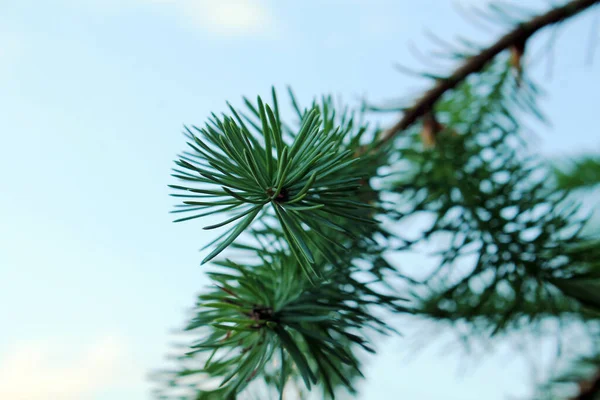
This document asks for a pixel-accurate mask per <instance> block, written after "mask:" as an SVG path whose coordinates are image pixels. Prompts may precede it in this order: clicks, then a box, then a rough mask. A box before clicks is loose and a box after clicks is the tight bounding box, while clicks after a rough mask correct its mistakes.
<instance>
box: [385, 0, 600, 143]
mask: <svg viewBox="0 0 600 400" xmlns="http://www.w3.org/2000/svg"><path fill="white" fill-rule="evenodd" d="M599 3H600V0H573V1H570V2H569V3H567V4H565V5H564V6H562V7H557V8H554V9H552V10H550V11H548V12H547V13H545V14H542V15H538V16H536V17H534V18H532V19H530V20H529V21H527V22H523V23H520V24H518V25H517V26H516V27H515V28H514V29H513V30H512V31H510V32H508V33H507V34H505V35H504V36H502V37H501V38H500V39H498V40H497V41H496V42H495V43H494V44H492V45H491V46H489V47H487V48H485V49H483V50H482V51H481V52H480V53H478V54H477V55H474V56H472V57H469V58H467V59H466V60H465V61H464V63H463V64H462V65H460V66H459V67H458V68H457V69H456V70H455V71H454V72H453V73H452V74H451V75H450V76H448V77H446V78H443V79H438V80H437V83H436V84H435V85H434V86H433V87H432V88H431V89H429V90H428V91H426V92H425V94H424V95H423V96H422V97H421V98H419V99H418V100H417V101H416V102H415V103H414V105H413V106H411V107H410V108H408V109H407V110H406V111H405V112H404V115H403V116H402V119H400V121H398V122H397V123H396V124H395V125H394V126H392V127H391V128H389V129H387V130H386V131H385V132H383V134H382V139H381V140H380V142H379V144H380V145H383V144H385V143H387V142H389V141H390V140H392V139H393V138H394V137H396V135H398V134H399V133H401V132H403V131H405V130H406V129H407V128H408V127H410V126H411V125H412V124H413V123H415V122H416V121H417V120H418V119H419V118H420V117H422V116H423V115H424V114H426V113H427V112H428V111H430V110H431V108H432V107H433V106H434V104H435V103H436V102H437V101H438V100H439V99H440V98H441V97H442V96H443V95H444V93H446V92H448V91H450V90H452V89H454V88H455V87H456V86H457V85H459V84H460V83H461V82H462V81H464V80H465V79H466V78H467V77H468V76H469V75H471V74H473V73H477V72H479V71H481V70H483V68H485V66H486V65H488V63H489V62H490V61H492V60H493V59H494V58H495V57H496V56H497V55H498V54H500V53H501V52H503V51H504V50H507V49H510V48H513V47H515V46H520V45H522V44H523V43H525V42H526V41H527V40H528V39H529V38H530V37H531V36H533V35H534V34H535V33H536V32H537V31H539V30H541V29H543V28H545V27H547V26H549V25H553V24H556V23H559V22H562V21H564V20H566V19H569V18H571V17H574V16H575V15H577V14H579V13H581V12H583V11H585V10H587V9H588V8H590V7H592V6H594V5H597V4H599Z"/></svg>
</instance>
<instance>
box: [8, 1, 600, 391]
mask: <svg viewBox="0 0 600 400" xmlns="http://www.w3.org/2000/svg"><path fill="white" fill-rule="evenodd" d="M483 3H484V2H483V1H476V0H470V1H467V0H464V1H463V2H462V4H466V5H468V4H483ZM453 4H454V2H452V1H449V0H448V1H446V0H421V1H418V2H416V1H404V0H403V1H391V0H390V1H377V0H375V1H367V0H364V1H358V0H354V1H352V0H350V1H342V0H337V1H333V0H327V1H316V0H315V1H311V0H307V1H303V2H296V1H294V2H292V1H279V2H275V1H259V0H238V1H233V0H220V1H217V0H215V1H204V0H196V1H194V0H104V1H103V0H79V1H78V0H18V1H17V0H14V1H10V0H2V1H0V110H1V111H0V135H1V136H0V137H1V139H2V140H1V145H0V183H1V184H2V189H1V191H0V210H2V211H0V216H1V225H0V226H1V229H0V304H2V306H1V307H0V320H1V321H3V323H2V329H1V330H0V398H10V399H19V400H34V399H48V398H52V399H56V400H70V399H77V400H79V399H83V400H87V399H90V400H92V399H93V400H108V399H110V400H121V399H123V400H125V399H127V400H137V399H146V398H148V397H149V388H150V384H149V383H148V381H147V379H146V376H147V373H148V372H149V371H150V370H151V369H152V368H160V367H161V366H163V365H164V356H165V354H166V353H167V351H168V349H169V343H170V342H171V341H172V340H173V337H172V336H170V332H171V331H172V330H174V329H176V328H178V327H180V326H181V325H182V324H183V322H184V320H185V316H186V313H185V311H186V310H187V309H188V308H189V307H190V306H191V305H192V304H193V302H194V295H195V294H196V293H198V291H199V290H200V289H201V288H202V286H203V285H204V284H205V283H206V280H205V279H204V277H203V273H202V268H201V267H200V266H199V262H200V260H201V256H202V254H200V253H199V252H198V251H197V249H199V248H200V247H202V245H203V244H205V243H207V242H208V241H209V239H210V237H209V236H207V234H206V233H205V232H204V231H202V230H201V224H198V223H188V224H178V225H175V224H172V223H171V216H170V215H169V214H168V211H169V210H170V209H171V207H172V204H173V202H172V200H171V199H170V198H169V197H168V193H169V191H168V189H167V184H169V183H173V180H172V179H171V178H170V176H169V173H170V168H171V163H172V160H173V158H174V157H175V155H176V153H178V152H179V151H180V150H182V149H183V147H184V139H183V136H182V135H181V134H180V131H181V127H182V124H184V123H195V124H201V123H203V121H204V119H205V118H206V116H207V115H208V113H209V112H211V111H221V110H223V109H224V105H225V101H226V100H229V101H231V102H233V103H234V104H240V103H241V102H240V98H241V96H242V95H246V96H250V97H254V96H255V95H257V94H266V93H268V91H269V90H270V87H271V85H275V86H276V87H277V88H279V89H282V90H283V89H284V88H285V85H288V84H289V85H291V86H292V87H293V88H294V90H295V91H296V92H297V94H298V95H299V97H300V98H301V99H302V100H304V101H308V100H310V98H311V97H312V96H314V95H320V94H322V93H333V94H339V95H341V96H343V98H344V99H346V100H347V101H354V100H356V99H358V98H360V97H362V96H367V98H368V99H370V100H371V101H375V102H380V101H384V100H386V99H392V98H398V97H403V96H406V95H410V94H413V93H418V90H419V89H420V88H422V87H423V85H422V82H419V81H418V80H415V79H414V78H410V77H407V76H405V75H401V74H399V73H398V72H397V71H395V70H394V68H393V65H394V63H396V62H400V63H403V64H408V65H417V66H418V65H419V64H418V62H416V61H415V59H414V57H413V56H411V54H410V52H409V50H408V47H409V46H408V45H409V43H411V42H412V43H414V45H415V46H416V47H419V48H424V49H431V47H432V46H431V44H430V43H428V42H427V40H426V39H425V37H424V35H423V32H424V30H425V28H429V29H431V30H432V31H434V32H436V33H438V34H440V35H441V36H443V37H445V38H450V37H454V35H455V34H457V33H464V34H466V35H470V36H471V37H475V38H478V39H480V40H482V41H484V42H485V40H487V39H488V38H491V37H492V36H490V35H493V34H494V32H491V33H485V32H482V31H481V30H478V29H476V28H474V27H472V26H469V25H468V24H467V23H466V22H465V21H464V20H463V19H461V18H460V17H459V15H458V14H457V13H456V11H455V8H453ZM531 4H532V5H533V6H539V5H542V6H543V5H544V2H543V1H533V0H532V1H531ZM592 19H593V18H592V16H586V17H582V18H581V19H579V20H578V22H576V23H575V24H570V25H566V26H565V27H563V29H562V30H561V31H560V35H559V41H558V44H557V46H556V51H555V55H554V59H553V61H552V63H551V65H552V78H551V79H548V77H547V73H546V69H547V68H546V62H545V61H544V60H539V59H538V58H536V57H530V60H529V61H531V62H532V63H533V64H534V65H533V66H532V73H533V74H534V75H535V76H536V77H537V78H538V79H539V80H541V81H543V83H544V87H545V88H546V89H547V92H548V96H547V98H546V99H545V100H544V102H543V106H544V109H545V111H547V113H548V114H549V115H550V116H551V120H552V126H551V127H549V128H544V129H542V130H540V131H538V132H537V133H538V138H537V139H536V141H535V143H536V145H535V149H536V150H537V151H540V152H542V153H543V154H545V155H552V156H554V155H557V154H566V153H569V154H570V153H577V152H581V151H597V150H598V149H599V148H598V145H599V143H598V135H597V122H596V121H597V113H598V111H597V110H598V104H599V100H600V99H599V96H598V93H599V92H600V79H598V78H599V76H598V68H597V63H598V61H596V63H595V64H594V66H586V63H585V58H586V54H587V53H588V52H589V46H590V43H589V42H590V37H591V34H592V32H593V31H592V25H593V24H592V22H593V21H592ZM495 32H496V33H498V32H499V31H495ZM595 34H596V35H598V32H597V31H596V32H595ZM547 37H548V35H541V36H539V38H538V40H536V42H535V44H534V46H532V47H534V48H540V47H541V46H543V42H544V38H547ZM532 53H533V55H535V54H536V53H537V52H536V51H533V52H532ZM597 53H600V49H597ZM599 57H600V55H599ZM392 120H393V118H392V117H391V116H390V117H389V118H388V119H387V120H384V121H390V122H391V121H392ZM401 328H402V327H401ZM406 331H414V329H412V327H410V328H408V329H406ZM442 336H444V334H442ZM446 336H448V335H446ZM412 339H414V338H412ZM412 339H411V336H410V335H407V337H406V338H404V339H402V338H398V339H388V340H386V341H385V342H383V343H384V344H383V345H381V347H380V349H381V350H382V351H383V353H384V354H382V355H380V356H378V357H376V358H373V359H371V360H370V361H369V367H368V369H367V371H366V374H367V377H368V379H367V381H366V382H365V383H364V384H362V386H361V398H362V399H388V398H389V399H396V398H406V399H413V398H414V399H416V398H419V399H437V398H442V397H443V398H445V399H456V400H459V399H460V400H467V399H478V398H480V397H481V396H482V395H484V394H485V398H487V399H503V398H506V397H505V395H506V394H507V393H512V394H521V395H522V394H526V393H528V392H527V391H528V389H529V387H530V384H531V381H530V376H529V375H528V373H529V369H528V368H527V366H526V365H525V364H524V363H523V362H521V361H520V360H519V359H518V357H515V352H514V351H511V350H506V349H505V350H504V351H502V352H500V353H496V355H493V356H489V357H487V356H486V357H483V358H481V359H480V361H481V362H480V363H479V364H478V365H477V368H474V367H473V368H470V370H469V372H468V373H467V374H461V375H460V376H459V375H458V371H459V370H460V368H462V365H463V363H462V362H463V361H464V357H463V355H462V353H461V352H460V351H458V350H454V351H451V352H449V354H447V353H448V351H447V350H446V348H445V347H440V346H438V342H437V341H434V344H433V345H431V346H430V347H428V350H427V351H424V352H423V353H419V354H418V356H417V358H416V359H414V360H412V361H410V362H408V361H406V360H405V359H404V356H405V353H406V349H407V348H410V346H411V344H412V343H413V342H414V341H413V340H412ZM442 342H443V340H440V341H439V344H441V343H442ZM504 347H505V348H507V345H505V346H504ZM509 362H510V363H509ZM507 363H509V364H508V365H510V367H509V368H507V367H506V366H507ZM432 382H435V384H432ZM490 386H495V387H497V389H494V390H493V394H490V393H489V390H490Z"/></svg>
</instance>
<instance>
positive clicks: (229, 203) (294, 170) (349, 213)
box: [170, 89, 376, 274]
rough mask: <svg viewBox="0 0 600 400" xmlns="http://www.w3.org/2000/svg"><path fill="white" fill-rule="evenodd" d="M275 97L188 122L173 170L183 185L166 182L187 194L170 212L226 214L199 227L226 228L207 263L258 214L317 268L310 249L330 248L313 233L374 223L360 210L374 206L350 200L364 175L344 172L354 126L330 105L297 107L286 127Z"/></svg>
mask: <svg viewBox="0 0 600 400" xmlns="http://www.w3.org/2000/svg"><path fill="white" fill-rule="evenodd" d="M272 100H273V103H272V107H271V106H269V105H268V104H264V103H263V101H262V100H261V99H260V97H259V98H258V100H257V104H256V105H254V104H252V103H251V102H250V101H248V100H247V99H246V100H245V103H246V106H247V108H248V110H249V113H250V116H248V115H247V114H244V113H242V112H239V111H237V110H236V109H235V108H233V107H232V106H231V105H229V110H230V112H231V114H230V115H229V116H227V115H223V116H222V117H221V118H220V117H218V116H217V115H215V114H212V118H210V120H209V121H210V122H209V123H207V124H206V126H205V127H204V128H198V127H195V126H193V127H192V129H188V128H187V127H186V133H187V136H188V138H189V139H190V141H189V142H188V143H187V144H188V146H189V148H190V150H189V151H187V152H184V153H183V154H182V155H181V156H180V158H179V160H177V161H176V164H177V166H178V167H179V168H177V169H175V170H174V172H175V173H174V174H173V176H175V177H177V178H179V179H181V180H183V181H185V182H186V183H187V184H188V186H181V185H170V186H171V188H173V189H176V190H177V191H179V192H183V194H182V193H178V194H174V195H173V196H176V197H181V198H184V199H185V200H184V201H183V204H182V205H180V206H179V207H178V210H176V211H175V212H178V213H179V212H185V213H188V214H192V215H190V216H186V217H183V218H179V219H177V220H176V222H179V221H186V220H191V219H195V218H200V217H204V216H208V215H211V214H215V213H227V214H229V215H231V216H230V217H229V218H227V219H225V220H224V221H221V222H219V223H217V224H214V225H210V226H205V227H204V229H207V230H211V229H216V228H220V227H224V226H227V227H229V226H231V227H230V228H229V229H228V230H227V231H226V232H225V233H224V234H222V235H221V236H220V237H219V238H218V239H217V240H216V247H215V248H214V249H213V251H212V252H211V253H210V254H209V255H208V256H206V258H205V259H204V260H203V261H202V263H205V262H207V261H210V260H212V259H213V258H214V257H215V256H217V255H218V254H219V253H221V251H223V250H224V249H225V248H226V247H227V246H229V245H230V244H231V243H233V242H234V241H235V240H236V238H237V237H238V236H239V235H240V234H241V233H242V232H244V231H245V230H247V229H248V228H249V227H250V226H251V225H252V224H253V222H255V220H259V219H261V220H262V222H263V224H268V221H269V219H273V218H275V219H276V220H277V221H278V223H279V226H280V227H281V230H282V232H283V234H284V235H285V238H286V240H287V243H288V245H289V247H290V249H291V251H292V252H293V254H294V256H295V257H296V258H297V259H298V261H299V262H300V265H302V267H303V268H304V270H305V272H306V273H308V274H315V273H316V271H315V270H314V268H313V265H314V263H315V255H314V251H315V250H316V251H318V252H322V253H327V252H326V251H325V250H324V249H323V245H322V244H321V241H319V240H317V239H316V237H315V236H320V239H325V240H326V241H330V236H328V235H327V233H326V231H324V230H323V229H322V228H323V227H324V226H325V227H327V228H329V229H333V230H335V231H338V232H341V233H343V234H345V235H347V236H348V237H356V229H353V228H352V226H353V224H348V223H344V222H343V221H355V222H359V223H361V224H375V223H376V221H375V220H374V219H373V218H371V217H369V216H368V215H367V214H365V212H364V211H365V209H369V208H371V206H370V205H369V204H366V203H363V202H361V201H357V200H356V199H355V192H356V191H357V190H358V189H359V188H360V187H361V185H362V184H361V179H364V177H363V176H362V174H361V173H359V172H356V174H355V175H352V174H351V173H350V174H349V171H353V166H355V165H357V164H358V163H359V162H360V158H359V157H357V156H356V154H355V153H356V149H353V148H352V147H351V138H350V137H349V133H350V132H351V131H352V129H348V126H346V127H343V126H334V124H333V119H332V118H330V117H329V116H328V113H329V109H328V108H327V107H328V106H327V105H324V106H323V108H319V107H318V106H317V105H313V107H312V108H310V109H308V110H304V111H301V110H300V109H299V108H298V107H297V105H296V112H297V116H298V118H299V120H300V124H299V128H298V129H297V130H292V129H289V128H287V127H286V126H285V125H284V124H283V123H282V121H281V119H280V115H279V107H278V104H277V97H276V94H275V90H274V89H273V92H272ZM294 104H296V103H295V101H294ZM324 116H325V118H324ZM344 122H345V123H346V121H344ZM347 124H350V125H351V124H352V122H351V121H348V122H347ZM350 128H351V126H350ZM355 225H356V224H355ZM331 244H332V245H334V246H341V244H340V243H337V242H333V243H331ZM313 245H314V246H313ZM311 247H312V249H311ZM315 247H316V249H315Z"/></svg>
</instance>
